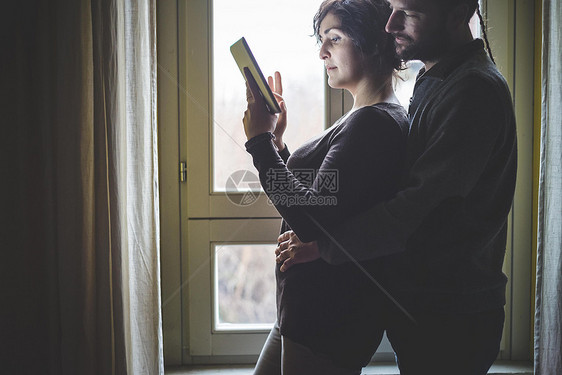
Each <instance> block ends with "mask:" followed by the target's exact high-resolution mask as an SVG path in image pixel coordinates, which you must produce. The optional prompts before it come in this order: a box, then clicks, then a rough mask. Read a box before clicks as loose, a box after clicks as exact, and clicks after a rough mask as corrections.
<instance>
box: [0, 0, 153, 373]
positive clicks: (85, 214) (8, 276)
mask: <svg viewBox="0 0 562 375" xmlns="http://www.w3.org/2000/svg"><path fill="white" fill-rule="evenodd" d="M155 10H156V5H155V0H68V1H62V0H55V1H52V0H43V1H22V2H9V3H7V4H5V7H3V10H2V12H1V13H2V15H1V17H2V19H1V20H0V21H2V22H0V23H1V27H2V37H3V43H2V69H0V74H1V75H2V100H1V101H0V103H1V105H2V108H1V109H2V111H1V113H2V121H3V124H2V131H3V132H2V136H1V137H0V138H1V139H2V146H1V147H0V149H1V152H2V165H3V167H2V172H3V173H2V176H3V180H2V184H1V185H2V194H1V197H2V210H1V212H2V224H1V225H0V229H1V230H2V233H1V235H0V244H1V245H0V246H1V248H2V260H1V261H0V266H1V271H0V277H1V278H2V279H1V280H0V285H2V286H1V288H2V302H0V304H1V305H2V307H1V310H0V312H1V314H2V315H1V318H0V324H1V331H0V338H1V339H0V340H1V343H2V347H1V348H0V349H1V350H0V356H1V357H0V366H1V367H0V368H1V371H0V372H2V373H13V374H57V375H58V374H86V375H88V374H92V375H98V374H159V373H160V374H163V354H162V352H163V351H162V330H161V305H160V274H159V272H160V264H159V241H160V238H159V212H158V178H157V177H158V170H157V146H156V145H157V139H156V65H157V64H156V44H155V43H156V37H155V35H156V24H155V19H156V17H155V16H156V15H155Z"/></svg>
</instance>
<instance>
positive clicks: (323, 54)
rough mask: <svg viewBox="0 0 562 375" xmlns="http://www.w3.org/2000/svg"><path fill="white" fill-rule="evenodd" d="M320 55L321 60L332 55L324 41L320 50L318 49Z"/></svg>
mask: <svg viewBox="0 0 562 375" xmlns="http://www.w3.org/2000/svg"><path fill="white" fill-rule="evenodd" d="M318 56H319V57H320V60H325V59H327V58H328V57H329V56H330V53H329V52H328V49H327V48H326V44H325V43H322V44H321V45H320V51H318Z"/></svg>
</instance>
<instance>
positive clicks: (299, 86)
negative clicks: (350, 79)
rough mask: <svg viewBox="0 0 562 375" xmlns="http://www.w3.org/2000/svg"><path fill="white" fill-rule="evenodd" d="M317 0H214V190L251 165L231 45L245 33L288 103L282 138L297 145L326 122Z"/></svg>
mask: <svg viewBox="0 0 562 375" xmlns="http://www.w3.org/2000/svg"><path fill="white" fill-rule="evenodd" d="M320 3H321V1H318V0H283V1H258V0H237V1H232V0H215V1H214V2H213V85H212V87H213V91H212V93H213V101H212V102H213V130H212V134H213V151H212V152H213V159H212V160H213V163H212V169H213V173H212V179H213V183H212V187H213V191H214V192H223V191H226V190H227V189H228V187H227V186H226V181H227V180H228V178H229V176H230V175H231V174H232V173H233V172H235V171H237V170H241V169H247V170H251V171H253V170H254V167H253V165H252V163H251V158H250V155H249V154H248V153H247V152H246V151H245V148H244V143H245V141H246V138H245V135H244V130H243V127H242V117H243V113H244V110H245V109H246V89H245V84H244V78H243V77H242V75H241V73H240V71H239V69H238V66H237V65H236V62H235V61H234V59H233V58H232V56H231V54H230V46H231V45H232V44H233V43H234V42H236V41H237V40H238V39H240V38H241V37H242V36H243V37H245V38H246V41H247V42H248V44H249V46H250V48H251V49H252V52H253V54H254V57H255V58H256V60H257V61H258V64H259V65H260V67H261V69H262V71H263V73H264V76H266V77H267V76H268V75H273V73H274V72H275V71H279V72H281V74H282V77H283V87H284V95H283V96H284V98H285V101H286V103H287V108H288V128H287V131H286V134H285V142H286V143H287V145H289V148H290V149H295V148H297V147H298V146H299V145H301V144H302V143H303V142H304V141H306V140H307V139H309V138H311V137H312V136H313V135H315V134H318V133H320V132H321V131H322V129H323V128H324V122H325V120H324V113H325V110H324V105H325V99H324V98H325V95H324V68H323V64H322V61H321V60H320V59H319V57H318V48H317V46H316V40H315V38H314V37H312V36H311V35H312V33H313V29H312V18H313V17H314V14H315V13H316V11H317V10H318V7H319V5H320Z"/></svg>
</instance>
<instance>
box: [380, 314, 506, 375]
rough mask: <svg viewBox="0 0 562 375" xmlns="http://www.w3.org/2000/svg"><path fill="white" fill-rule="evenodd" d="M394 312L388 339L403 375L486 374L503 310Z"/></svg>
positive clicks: (496, 348) (497, 341) (498, 337)
mask: <svg viewBox="0 0 562 375" xmlns="http://www.w3.org/2000/svg"><path fill="white" fill-rule="evenodd" d="M413 315H414V318H415V320H416V323H415V324H414V323H413V322H412V321H410V320H409V319H408V318H407V317H406V316H404V314H401V313H399V312H396V314H393V317H391V318H390V319H389V325H388V328H387V332H386V333H387V336H388V339H389V341H390V343H391V344H392V347H393V349H394V352H395V353H396V357H397V362H398V367H399V368H400V374H402V375H412V374H415V375H425V374H432V375H433V374H435V375H440V374H443V375H444V374H447V375H450V374H455V375H465V374H466V375H481V374H486V373H487V372H488V370H489V368H490V367H491V366H492V363H493V362H494V360H495V359H496V357H497V356H498V353H499V348H500V341H501V337H502V331H503V324H504V319H505V314H504V309H503V308H500V309H495V310H491V311H485V312H479V313H471V314H445V313H435V312H424V313H415V314H413Z"/></svg>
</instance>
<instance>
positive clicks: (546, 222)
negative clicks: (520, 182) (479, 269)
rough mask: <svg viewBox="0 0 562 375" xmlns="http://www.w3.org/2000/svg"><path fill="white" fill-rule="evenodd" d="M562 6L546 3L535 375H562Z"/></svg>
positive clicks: (549, 0) (554, 0) (553, 0)
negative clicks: (561, 53) (561, 52)
mask: <svg viewBox="0 0 562 375" xmlns="http://www.w3.org/2000/svg"><path fill="white" fill-rule="evenodd" d="M561 37H562V3H561V2H560V1H559V0H544V1H543V38H542V39H543V55H542V90H543V91H542V118H541V123H542V125H541V162H540V163H541V165H540V182H539V222H538V256H537V291H536V296H537V297H536V311H535V374H537V375H552V374H562V329H561V328H562V327H561V326H562V61H561V55H560V51H561V49H562V43H561Z"/></svg>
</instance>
